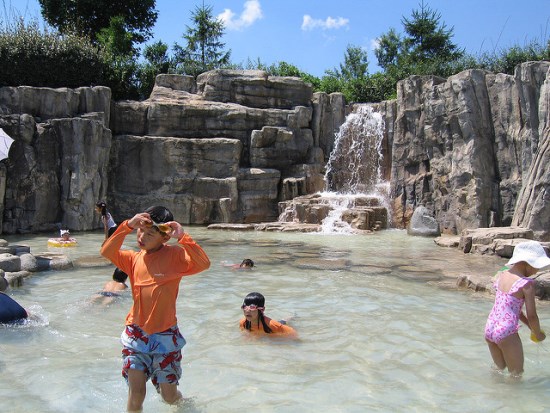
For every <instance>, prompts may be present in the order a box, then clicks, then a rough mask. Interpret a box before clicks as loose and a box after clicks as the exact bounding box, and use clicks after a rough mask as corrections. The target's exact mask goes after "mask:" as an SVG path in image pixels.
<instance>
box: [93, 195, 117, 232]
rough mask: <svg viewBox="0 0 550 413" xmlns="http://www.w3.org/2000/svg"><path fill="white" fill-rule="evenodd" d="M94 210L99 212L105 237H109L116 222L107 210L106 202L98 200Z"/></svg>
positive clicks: (113, 230)
mask: <svg viewBox="0 0 550 413" xmlns="http://www.w3.org/2000/svg"><path fill="white" fill-rule="evenodd" d="M95 211H96V212H97V213H98V214H101V222H103V232H104V233H105V239H107V238H109V237H110V236H111V235H112V234H113V233H114V232H115V231H116V227H117V224H116V223H115V220H114V219H113V216H112V215H111V213H110V212H109V211H107V204H106V203H105V201H99V202H97V203H96V204H95Z"/></svg>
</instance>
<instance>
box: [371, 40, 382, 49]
mask: <svg viewBox="0 0 550 413" xmlns="http://www.w3.org/2000/svg"><path fill="white" fill-rule="evenodd" d="M379 47H380V39H378V38H376V39H372V40H371V41H370V50H376V49H378V48H379Z"/></svg>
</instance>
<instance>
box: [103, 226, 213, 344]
mask: <svg viewBox="0 0 550 413" xmlns="http://www.w3.org/2000/svg"><path fill="white" fill-rule="evenodd" d="M132 231H133V229H132V228H130V227H129V226H128V222H127V221H124V222H123V223H122V224H120V225H119V226H118V228H117V230H116V232H115V233H114V234H113V235H111V237H109V238H108V239H107V241H105V243H104V244H103V246H102V247H101V255H102V256H104V257H105V258H107V259H108V260H110V261H111V262H112V263H113V264H115V265H116V266H117V267H118V268H120V269H121V270H122V271H124V272H125V273H126V274H128V279H129V280H130V284H131V286H132V297H133V299H134V304H133V306H132V308H131V310H130V312H129V313H128V315H127V316H126V325H130V324H136V325H138V326H139V327H140V328H141V329H142V330H143V331H145V332H146V333H147V334H154V333H159V332H161V331H164V330H166V329H168V328H170V327H172V326H174V325H176V323H177V318H176V299H177V297H178V291H179V283H180V281H181V278H182V277H184V276H187V275H193V274H197V273H199V272H201V271H204V270H206V269H207V268H209V267H210V260H209V259H208V256H207V255H206V253H205V252H204V251H203V249H202V248H201V247H200V246H199V245H198V244H197V243H196V242H195V241H194V240H193V238H191V236H189V235H188V234H184V235H183V236H182V237H181V238H180V239H179V240H178V245H164V246H163V247H162V248H161V249H160V250H158V251H155V252H153V253H149V254H147V253H146V252H145V251H143V250H140V251H139V252H136V251H132V250H121V249H120V247H121V246H122V243H123V242H124V239H125V238H126V235H128V234H130V233H131V232H132Z"/></svg>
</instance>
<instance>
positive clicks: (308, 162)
mask: <svg viewBox="0 0 550 413" xmlns="http://www.w3.org/2000/svg"><path fill="white" fill-rule="evenodd" d="M549 69H550V62H529V63H524V64H522V65H519V66H518V67H517V68H516V72H515V74H514V75H513V76H508V75H504V74H493V73H489V72H486V71H482V70H468V71H464V72H461V73H459V74H457V75H454V76H451V77H449V78H448V79H443V78H438V77H433V76H425V77H418V76H411V77H410V78H408V79H405V80H403V81H401V82H399V84H398V90H397V99H396V100H392V101H387V102H381V103H377V104H372V105H371V106H372V107H373V109H374V110H375V111H377V112H378V113H380V114H381V115H382V118H383V120H384V124H385V127H384V131H383V133H384V139H383V142H382V145H381V153H382V158H383V159H382V165H381V175H382V177H383V178H384V179H386V180H388V181H390V183H391V188H390V190H389V198H390V200H391V205H392V210H391V214H392V217H391V223H392V225H393V226H396V227H400V228H406V227H407V225H408V222H409V220H410V217H411V216H412V214H413V212H414V210H415V209H416V208H417V207H418V206H424V207H426V208H427V210H428V212H429V214H430V215H431V216H433V217H434V218H435V220H436V221H437V223H438V224H439V227H440V229H441V232H442V233H444V234H459V233H461V232H462V231H463V230H464V229H470V228H480V227H498V226H508V225H511V224H513V225H516V226H521V227H525V228H527V229H530V230H532V231H533V236H534V238H535V239H541V240H549V239H550V209H549V207H548V202H549V195H548V194H549V191H548V189H549V186H550V175H549V172H548V168H547V167H546V165H547V164H548V160H549V158H550V143H549V140H550V107H549V106H550V103H549V102H550V84H549V82H550V81H549V80H548V79H549ZM352 109H353V108H347V109H346V107H345V102H344V100H343V97H342V95H340V94H332V95H326V94H323V93H312V90H311V86H310V85H309V84H307V83H304V82H303V81H301V80H300V79H296V78H281V77H273V76H268V75H267V74H266V73H265V72H262V71H230V70H216V71H212V72H207V73H204V74H202V75H200V76H199V77H198V78H197V79H196V80H195V79H193V78H190V77H186V76H177V75H159V76H158V77H157V80H156V85H155V88H154V90H153V92H152V94H151V96H150V98H149V99H147V100H145V101H143V102H134V101H118V102H111V99H110V91H109V89H107V88H104V87H93V88H79V89H45V88H30V87H3V88H0V127H2V128H3V129H4V130H5V131H6V132H7V133H8V134H9V135H10V136H12V137H13V138H14V139H15V143H14V144H13V145H12V149H11V150H10V156H9V159H7V160H5V161H2V162H0V192H1V191H5V195H4V196H1V197H0V199H3V200H4V204H3V205H0V208H1V209H3V214H2V217H3V222H2V231H3V232H5V233H16V232H18V231H19V232H24V231H51V230H54V229H57V228H59V227H60V226H65V227H70V228H71V229H72V230H89V229H94V228H99V227H100V226H101V225H100V221H99V217H98V216H95V215H94V212H93V205H94V203H95V202H96V201H97V200H98V199H105V198H106V199H107V201H108V203H109V204H110V206H111V210H112V213H113V215H114V216H115V218H116V219H117V220H121V219H124V218H126V217H128V216H129V215H131V214H133V213H135V211H136V210H139V209H143V208H145V207H147V206H149V205H151V204H152V203H162V204H165V205H166V206H168V207H169V208H171V209H172V210H173V211H174V212H175V216H176V219H178V220H179V221H181V222H182V223H184V224H210V223H241V224H249V223H250V224H253V223H260V222H265V221H274V220H276V219H277V216H278V214H279V203H280V202H284V201H289V200H292V199H294V198H296V197H300V196H304V195H310V194H314V193H316V192H317V191H319V190H322V189H323V188H324V180H323V176H324V172H325V171H324V169H325V166H326V162H327V161H328V159H329V155H330V152H331V151H332V149H333V148H334V137H335V136H334V135H335V132H336V131H337V130H338V128H339V127H340V125H341V124H342V123H343V122H344V114H345V112H346V110H352ZM306 199H307V198H306ZM308 202H309V201H308ZM282 205H284V204H282ZM315 208H317V207H315ZM358 215H365V214H364V213H363V212H361V213H358V214H357V216H358ZM357 216H353V214H351V215H350V216H349V221H350V222H356V223H357ZM371 221H372V222H375V223H376V221H378V218H374V219H371ZM357 225H358V227H361V226H362V225H363V224H357Z"/></svg>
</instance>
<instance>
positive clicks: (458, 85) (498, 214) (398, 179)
mask: <svg viewBox="0 0 550 413" xmlns="http://www.w3.org/2000/svg"><path fill="white" fill-rule="evenodd" d="M549 68H550V62H529V63H524V64H521V65H518V66H517V67H516V71H515V74H514V76H508V75H504V74H493V73H489V72H486V71H482V70H468V71H465V72H461V73H459V74H457V75H455V76H451V77H449V78H448V79H442V78H436V77H418V76H412V77H410V78H408V79H405V80H403V81H401V82H399V84H398V91H397V111H396V112H393V111H391V113H389V111H387V110H386V111H385V114H386V115H389V116H387V118H390V119H386V128H387V136H388V140H389V141H390V143H389V144H388V146H390V147H391V150H392V153H391V159H392V162H391V165H392V166H391V168H392V169H391V198H392V199H393V206H394V210H393V222H394V224H396V225H397V226H402V227H406V226H407V223H408V221H409V219H410V217H411V215H412V212H413V211H414V208H415V207H416V206H418V205H424V206H426V207H427V208H428V209H430V210H431V211H432V212H433V214H434V216H435V218H436V219H437V221H438V222H439V224H440V226H441V230H442V232H443V233H448V234H458V233H460V232H461V231H462V230H463V229H466V228H480V227H495V226H506V225H510V224H514V225H521V226H524V227H527V228H531V229H533V231H534V232H535V238H537V239H543V240H548V239H550V210H549V207H548V200H549V198H548V188H549V185H550V175H548V168H546V167H545V166H544V165H546V164H547V163H548V158H549V157H550V153H549V145H550V143H549V142H548V141H549V140H550V118H549V116H550V115H549V108H548V106H549V103H548V102H550V86H549V83H548V82H549V80H548V79H549ZM378 109H379V110H384V108H383V107H380V105H378ZM393 114H395V116H394V117H393V118H392V115H393Z"/></svg>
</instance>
